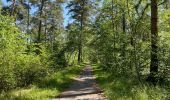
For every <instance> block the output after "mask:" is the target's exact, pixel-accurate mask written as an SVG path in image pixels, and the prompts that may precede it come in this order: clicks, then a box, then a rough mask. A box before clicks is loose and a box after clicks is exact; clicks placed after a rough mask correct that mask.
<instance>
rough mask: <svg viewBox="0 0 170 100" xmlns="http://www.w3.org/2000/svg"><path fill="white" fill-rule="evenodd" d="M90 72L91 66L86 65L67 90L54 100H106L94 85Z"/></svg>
mask: <svg viewBox="0 0 170 100" xmlns="http://www.w3.org/2000/svg"><path fill="white" fill-rule="evenodd" d="M92 72H93V69H92V66H91V65H86V66H85V68H84V69H83V70H82V72H81V73H80V75H79V77H77V78H75V79H74V81H73V83H72V84H71V85H70V87H69V89H68V90H66V91H64V92H62V93H61V94H60V95H59V96H57V98H56V99H55V100H106V98H105V97H104V96H103V93H102V91H101V90H100V88H99V87H98V86H97V85H96V81H95V77H94V76H93V74H92Z"/></svg>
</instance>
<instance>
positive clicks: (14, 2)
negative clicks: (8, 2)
mask: <svg viewBox="0 0 170 100" xmlns="http://www.w3.org/2000/svg"><path fill="white" fill-rule="evenodd" d="M15 5H16V0H12V10H11V13H10V16H14V12H15Z"/></svg>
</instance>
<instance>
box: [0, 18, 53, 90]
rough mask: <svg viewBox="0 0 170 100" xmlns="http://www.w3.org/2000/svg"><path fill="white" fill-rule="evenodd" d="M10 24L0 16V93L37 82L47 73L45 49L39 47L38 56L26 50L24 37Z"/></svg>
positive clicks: (47, 62) (8, 19)
mask: <svg viewBox="0 0 170 100" xmlns="http://www.w3.org/2000/svg"><path fill="white" fill-rule="evenodd" d="M12 22H13V20H12V19H11V18H10V17H7V16H2V15H0V49H1V51H0V92H1V91H7V90H10V89H12V88H15V87H21V86H28V85H30V84H32V83H34V82H38V81H40V80H41V78H43V77H44V76H46V75H47V74H48V71H49V65H50V61H49V60H48V58H49V56H48V55H47V51H46V50H45V48H43V46H42V45H40V46H41V48H38V49H40V50H39V51H41V52H40V54H38V55H37V54H36V53H35V52H34V51H31V50H28V49H29V48H28V44H27V41H26V40H27V39H26V36H25V35H24V34H23V33H21V32H20V31H19V30H18V29H17V28H16V27H15V26H14V23H12ZM32 49H36V47H34V46H32Z"/></svg>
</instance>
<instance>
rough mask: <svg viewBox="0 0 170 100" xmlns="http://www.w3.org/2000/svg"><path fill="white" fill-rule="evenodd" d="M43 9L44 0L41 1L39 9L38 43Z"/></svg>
mask: <svg viewBox="0 0 170 100" xmlns="http://www.w3.org/2000/svg"><path fill="white" fill-rule="evenodd" d="M43 7H44V0H41V7H40V21H39V25H38V38H37V41H38V42H40V40H41V30H42V19H41V17H42V13H43Z"/></svg>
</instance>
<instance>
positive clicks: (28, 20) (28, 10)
mask: <svg viewBox="0 0 170 100" xmlns="http://www.w3.org/2000/svg"><path fill="white" fill-rule="evenodd" d="M29 25H30V8H29V3H28V8H27V34H28V33H29ZM27 42H29V38H27Z"/></svg>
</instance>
